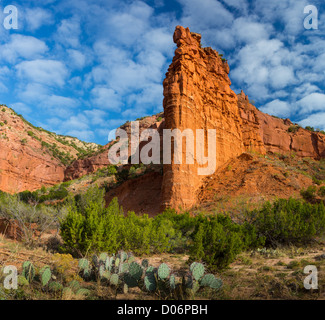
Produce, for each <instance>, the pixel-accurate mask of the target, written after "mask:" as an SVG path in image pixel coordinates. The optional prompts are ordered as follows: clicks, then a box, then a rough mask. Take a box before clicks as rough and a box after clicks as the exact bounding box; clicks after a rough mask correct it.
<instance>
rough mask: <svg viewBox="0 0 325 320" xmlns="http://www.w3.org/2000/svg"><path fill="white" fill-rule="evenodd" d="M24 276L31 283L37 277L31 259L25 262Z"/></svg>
mask: <svg viewBox="0 0 325 320" xmlns="http://www.w3.org/2000/svg"><path fill="white" fill-rule="evenodd" d="M23 276H24V277H25V278H26V280H27V281H28V282H29V283H31V282H32V281H33V279H34V277H35V268H34V266H33V264H32V263H31V262H30V261H25V262H24V263H23Z"/></svg>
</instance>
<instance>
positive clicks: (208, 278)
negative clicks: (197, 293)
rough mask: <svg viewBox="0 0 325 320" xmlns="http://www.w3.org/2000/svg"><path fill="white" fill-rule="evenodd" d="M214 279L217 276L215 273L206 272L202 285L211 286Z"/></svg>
mask: <svg viewBox="0 0 325 320" xmlns="http://www.w3.org/2000/svg"><path fill="white" fill-rule="evenodd" d="M214 280H215V277H214V275H213V274H206V275H205V276H204V277H203V278H202V279H201V285H202V286H204V287H210V286H211V284H212V283H213V281H214Z"/></svg>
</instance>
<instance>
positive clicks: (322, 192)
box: [318, 186, 325, 197]
mask: <svg viewBox="0 0 325 320" xmlns="http://www.w3.org/2000/svg"><path fill="white" fill-rule="evenodd" d="M318 195H320V196H321V197H325V187H324V186H323V187H320V188H319V190H318Z"/></svg>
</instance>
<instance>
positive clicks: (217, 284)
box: [210, 278, 222, 290]
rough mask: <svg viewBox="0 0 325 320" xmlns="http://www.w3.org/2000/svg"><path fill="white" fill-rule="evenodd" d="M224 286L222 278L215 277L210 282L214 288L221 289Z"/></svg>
mask: <svg viewBox="0 0 325 320" xmlns="http://www.w3.org/2000/svg"><path fill="white" fill-rule="evenodd" d="M221 286H222V280H221V279H217V278H215V279H214V281H213V282H212V283H211V284H210V288H211V289H214V290H219V289H220V288H221Z"/></svg>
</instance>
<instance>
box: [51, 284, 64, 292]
mask: <svg viewBox="0 0 325 320" xmlns="http://www.w3.org/2000/svg"><path fill="white" fill-rule="evenodd" d="M49 290H50V291H51V292H58V291H61V290H63V286H62V284H61V283H59V282H51V283H50V284H49Z"/></svg>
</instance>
